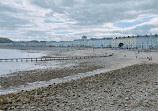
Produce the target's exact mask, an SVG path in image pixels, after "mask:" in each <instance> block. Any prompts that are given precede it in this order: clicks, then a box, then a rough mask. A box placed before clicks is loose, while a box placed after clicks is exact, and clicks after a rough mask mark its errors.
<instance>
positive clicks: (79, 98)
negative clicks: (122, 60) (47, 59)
mask: <svg viewBox="0 0 158 111" xmlns="http://www.w3.org/2000/svg"><path fill="white" fill-rule="evenodd" d="M157 67H158V64H137V65H132V66H127V67H124V68H121V69H116V70H113V71H109V72H106V73H101V74H96V75H93V76H89V77H84V78H81V79H77V80H71V81H69V82H65V83H59V84H52V85H49V86H48V87H41V88H38V89H34V90H31V91H22V92H20V93H16V94H7V95H1V96H0V98H1V102H0V104H1V105H0V106H1V107H0V109H5V108H8V109H12V110H13V109H19V110H20V109H21V110H22V109H28V108H31V109H32V110H35V109H36V110H37V109H38V108H40V109H41V110H50V109H52V108H53V109H54V110H55V109H56V110H62V108H65V110H84V109H87V110H90V109H91V110H94V109H95V110H107V109H111V110H112V109H113V110H114V111H116V110H118V109H120V110H125V109H126V110H134V109H135V110H136V109H141V110H147V109H150V110H154V109H156V108H158V107H156V106H158V101H157V100H158V97H157V96H158V95H157V93H158V92H157V91H158V86H157V85H158V73H157V72H158V68H157ZM140 69H141V70H140ZM151 74H152V76H151V77H150V78H149V76H150V75H151ZM151 85H152V87H151ZM155 91H156V92H155ZM141 96H142V97H143V98H142V97H141ZM44 101H45V102H44ZM37 105H38V107H37ZM142 106H143V107H142Z"/></svg>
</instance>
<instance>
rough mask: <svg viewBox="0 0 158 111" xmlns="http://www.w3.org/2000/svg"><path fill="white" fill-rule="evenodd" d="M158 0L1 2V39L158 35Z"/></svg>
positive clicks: (27, 39)
mask: <svg viewBox="0 0 158 111" xmlns="http://www.w3.org/2000/svg"><path fill="white" fill-rule="evenodd" d="M157 4H158V0H1V1H0V37H6V38H9V39H11V40H15V41H29V40H39V41H43V40H44V41H69V40H74V39H80V38H81V37H82V36H87V37H88V38H109V37H123V36H132V35H146V34H150V33H152V34H157V33H158V6H157Z"/></svg>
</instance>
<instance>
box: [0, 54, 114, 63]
mask: <svg viewBox="0 0 158 111" xmlns="http://www.w3.org/2000/svg"><path fill="white" fill-rule="evenodd" d="M109 56H112V54H111V55H104V56H72V57H41V58H10V59H0V62H33V61H53V60H77V59H92V58H101V57H109Z"/></svg>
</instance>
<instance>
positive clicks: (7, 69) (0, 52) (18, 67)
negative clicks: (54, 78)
mask: <svg viewBox="0 0 158 111" xmlns="http://www.w3.org/2000/svg"><path fill="white" fill-rule="evenodd" d="M41 56H45V54H44V53H38V52H33V51H31V52H30V51H24V50H16V49H0V59H8V58H25V57H41ZM38 68H41V66H40V65H37V64H36V63H35V62H0V76H2V75H6V74H10V73H13V72H17V71H25V70H33V69H38Z"/></svg>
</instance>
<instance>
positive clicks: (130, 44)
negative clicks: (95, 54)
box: [0, 34, 158, 49]
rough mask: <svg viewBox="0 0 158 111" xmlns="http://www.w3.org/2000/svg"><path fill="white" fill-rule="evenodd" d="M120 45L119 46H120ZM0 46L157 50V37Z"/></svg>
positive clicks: (40, 42)
mask: <svg viewBox="0 0 158 111" xmlns="http://www.w3.org/2000/svg"><path fill="white" fill-rule="evenodd" d="M120 44H121V45H120ZM0 46H12V47H13V46H15V47H93V48H126V49H134V48H136V49H151V48H155V49H157V48H158V35H157V34H155V35H151V34H150V35H137V36H128V37H116V38H100V39H98V38H91V39H87V37H86V36H83V37H82V38H81V39H76V40H74V41H59V42H56V41H35V40H34V41H29V42H26V41H18V42H13V43H0Z"/></svg>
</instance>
